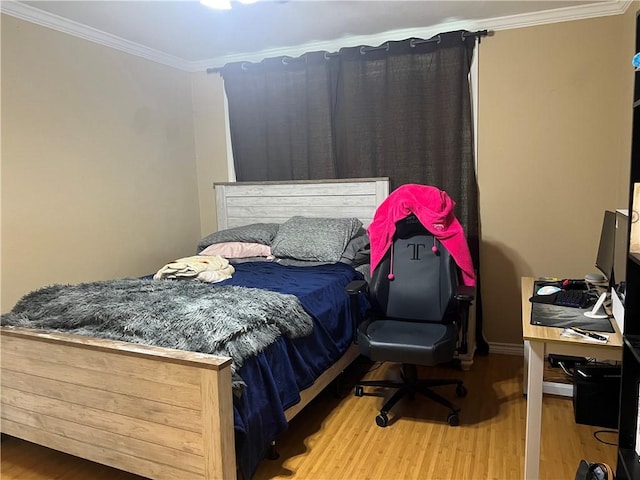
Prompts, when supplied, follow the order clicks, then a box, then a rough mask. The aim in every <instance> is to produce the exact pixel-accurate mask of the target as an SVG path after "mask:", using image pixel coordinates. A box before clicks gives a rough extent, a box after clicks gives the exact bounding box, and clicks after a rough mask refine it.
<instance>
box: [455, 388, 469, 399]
mask: <svg viewBox="0 0 640 480" xmlns="http://www.w3.org/2000/svg"><path fill="white" fill-rule="evenodd" d="M467 393H468V392H467V389H466V388H465V386H464V385H458V386H457V387H456V395H457V396H459V397H466V396H467Z"/></svg>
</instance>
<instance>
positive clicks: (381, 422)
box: [376, 412, 389, 428]
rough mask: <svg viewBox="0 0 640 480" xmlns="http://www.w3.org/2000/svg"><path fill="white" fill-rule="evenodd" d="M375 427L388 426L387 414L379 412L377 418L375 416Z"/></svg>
mask: <svg viewBox="0 0 640 480" xmlns="http://www.w3.org/2000/svg"><path fill="white" fill-rule="evenodd" d="M376 425H378V426H379V427H383V428H384V427H386V426H387V425H389V417H387V414H386V413H384V412H380V413H379V414H378V415H377V416H376Z"/></svg>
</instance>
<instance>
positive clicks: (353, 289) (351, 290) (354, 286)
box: [344, 280, 369, 295]
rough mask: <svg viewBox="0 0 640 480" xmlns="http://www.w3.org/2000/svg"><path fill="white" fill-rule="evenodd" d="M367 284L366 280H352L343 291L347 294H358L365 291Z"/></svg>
mask: <svg viewBox="0 0 640 480" xmlns="http://www.w3.org/2000/svg"><path fill="white" fill-rule="evenodd" d="M368 285H369V284H368V283H367V282H366V280H352V281H351V282H349V283H348V285H347V286H346V287H344V291H345V293H346V294H347V295H358V294H359V293H362V292H366V291H367V286H368Z"/></svg>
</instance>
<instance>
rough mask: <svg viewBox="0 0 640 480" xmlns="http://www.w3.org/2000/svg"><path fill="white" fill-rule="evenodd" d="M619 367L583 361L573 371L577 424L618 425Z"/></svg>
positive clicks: (608, 426)
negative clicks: (583, 362)
mask: <svg viewBox="0 0 640 480" xmlns="http://www.w3.org/2000/svg"><path fill="white" fill-rule="evenodd" d="M619 411H620V366H617V365H606V364H604V365H602V364H601V365H599V364H585V365H576V367H575V369H574V371H573V412H574V415H575V420H576V423H580V424H583V425H592V426H594V427H605V428H618V413H619Z"/></svg>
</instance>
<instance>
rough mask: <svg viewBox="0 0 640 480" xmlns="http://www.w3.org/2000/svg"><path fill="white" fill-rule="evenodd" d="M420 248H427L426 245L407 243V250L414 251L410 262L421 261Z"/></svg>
mask: <svg viewBox="0 0 640 480" xmlns="http://www.w3.org/2000/svg"><path fill="white" fill-rule="evenodd" d="M420 247H422V248H427V246H426V245H425V244H424V243H407V248H411V249H412V250H413V251H412V255H411V258H410V260H420Z"/></svg>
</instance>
